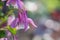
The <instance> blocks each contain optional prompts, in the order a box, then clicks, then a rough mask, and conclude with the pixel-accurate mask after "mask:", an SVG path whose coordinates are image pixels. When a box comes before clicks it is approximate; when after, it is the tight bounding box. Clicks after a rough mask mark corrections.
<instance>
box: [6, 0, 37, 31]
mask: <svg viewBox="0 0 60 40" xmlns="http://www.w3.org/2000/svg"><path fill="white" fill-rule="evenodd" d="M15 4H17V7H18V13H17V14H18V18H15V20H13V21H12V23H11V25H10V26H11V27H13V28H14V27H16V26H17V25H18V24H19V25H20V24H23V25H24V29H25V31H26V30H27V27H28V25H29V24H31V25H32V26H33V27H36V25H35V24H34V22H33V21H32V20H31V19H30V18H28V17H27V15H26V13H27V11H26V9H25V7H24V4H23V2H22V1H21V0H8V1H7V4H6V5H15ZM17 20H18V21H17Z"/></svg>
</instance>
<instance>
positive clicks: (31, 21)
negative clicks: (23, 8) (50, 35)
mask: <svg viewBox="0 0 60 40" xmlns="http://www.w3.org/2000/svg"><path fill="white" fill-rule="evenodd" d="M28 23H29V25H30V26H31V27H32V28H33V27H35V28H37V26H36V25H35V23H34V22H33V20H32V19H31V18H28Z"/></svg>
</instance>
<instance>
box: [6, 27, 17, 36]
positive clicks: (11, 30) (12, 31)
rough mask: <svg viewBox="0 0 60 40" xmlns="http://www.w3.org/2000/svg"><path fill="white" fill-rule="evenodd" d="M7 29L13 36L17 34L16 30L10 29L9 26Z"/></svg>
mask: <svg viewBox="0 0 60 40" xmlns="http://www.w3.org/2000/svg"><path fill="white" fill-rule="evenodd" d="M7 28H8V30H9V31H10V32H11V33H12V34H13V35H15V34H16V32H17V30H16V28H11V27H10V26H7Z"/></svg>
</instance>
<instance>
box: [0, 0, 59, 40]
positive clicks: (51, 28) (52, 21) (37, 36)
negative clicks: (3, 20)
mask: <svg viewBox="0 0 60 40" xmlns="http://www.w3.org/2000/svg"><path fill="white" fill-rule="evenodd" d="M22 1H23V2H24V4H25V7H26V9H27V12H28V13H27V16H28V17H29V18H32V19H33V21H34V23H35V24H36V25H37V28H36V29H35V30H31V29H28V30H27V31H26V32H23V31H22V29H20V30H18V31H17V34H16V35H17V38H18V40H60V0H22ZM1 5H3V3H1V2H0V17H1V16H3V15H4V14H3V13H2V12H1V8H2V6H1ZM10 9H11V10H13V9H12V7H11V8H10ZM4 10H5V9H4ZM6 10H8V9H6ZM5 15H6V14H5Z"/></svg>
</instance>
